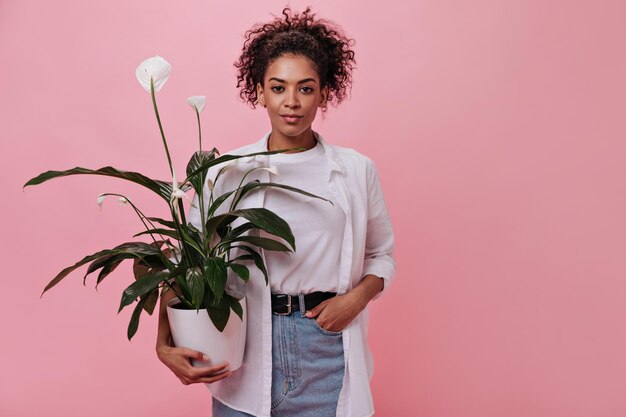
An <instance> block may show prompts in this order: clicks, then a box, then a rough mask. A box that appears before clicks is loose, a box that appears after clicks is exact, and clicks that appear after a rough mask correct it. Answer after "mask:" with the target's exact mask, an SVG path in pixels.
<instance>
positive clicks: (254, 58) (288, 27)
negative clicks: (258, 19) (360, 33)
mask: <svg viewBox="0 0 626 417" xmlns="http://www.w3.org/2000/svg"><path fill="white" fill-rule="evenodd" d="M289 12H291V9H290V8H289V7H285V8H284V9H283V11H282V14H283V15H284V19H282V18H278V17H276V16H274V15H272V16H274V17H275V19H274V20H273V21H272V22H269V23H264V24H256V25H254V26H253V27H252V28H251V29H250V30H248V31H247V32H246V33H245V38H246V40H245V42H244V44H243V47H242V53H241V56H240V57H239V61H237V62H235V63H234V65H235V67H236V68H237V69H238V75H237V87H238V88H239V86H240V85H242V84H243V86H242V87H241V88H240V92H239V96H240V97H241V99H242V101H243V102H247V103H249V104H251V105H252V108H256V104H258V97H257V92H256V85H257V83H260V84H261V86H263V87H265V85H264V78H265V71H266V70H267V67H268V66H269V65H270V64H271V63H272V62H273V61H274V60H275V59H277V58H278V57H280V56H282V55H284V54H297V55H303V56H306V57H307V58H309V59H310V60H311V61H312V62H313V64H314V65H315V67H316V70H317V73H318V75H319V78H320V87H321V88H324V87H325V86H328V94H327V97H326V103H324V105H323V106H322V116H323V115H324V113H325V112H326V110H327V105H328V103H329V102H330V103H332V104H333V105H334V106H335V107H337V105H338V104H339V103H341V102H342V101H343V100H344V99H345V98H346V92H347V91H348V90H349V89H350V87H351V83H352V75H351V74H352V70H353V69H354V68H356V67H355V66H354V64H355V63H356V61H355V59H354V51H352V50H351V49H350V46H352V45H353V44H354V43H355V41H354V39H349V38H348V37H346V35H345V34H344V33H343V31H342V30H341V29H340V28H339V26H338V25H336V24H335V23H333V22H332V21H329V20H326V19H315V14H314V13H311V8H310V7H307V8H306V10H305V11H304V12H302V13H295V14H293V15H291V14H290V13H289ZM334 99H336V103H335V102H334V101H333V100H334Z"/></svg>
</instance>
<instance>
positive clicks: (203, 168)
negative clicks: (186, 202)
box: [183, 148, 300, 182]
mask: <svg viewBox="0 0 626 417" xmlns="http://www.w3.org/2000/svg"><path fill="white" fill-rule="evenodd" d="M293 149H300V148H290V149H279V150H277V151H264V152H254V153H249V154H245V155H221V156H220V157H219V158H215V159H212V160H210V161H209V162H206V163H203V164H202V165H200V166H199V167H198V168H196V169H195V170H193V171H192V172H191V173H187V178H186V179H185V181H183V182H187V181H189V182H191V181H192V179H193V177H194V176H197V175H200V173H201V171H207V170H208V169H209V168H211V167H212V166H215V165H219V164H221V163H223V162H228V161H232V160H234V159H240V158H245V157H248V156H255V155H274V154H277V153H283V152H287V151H290V150H293Z"/></svg>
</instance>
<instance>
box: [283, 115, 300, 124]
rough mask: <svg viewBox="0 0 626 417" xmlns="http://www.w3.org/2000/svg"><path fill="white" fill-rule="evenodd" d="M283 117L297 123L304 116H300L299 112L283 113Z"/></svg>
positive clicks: (289, 121) (288, 121)
mask: <svg viewBox="0 0 626 417" xmlns="http://www.w3.org/2000/svg"><path fill="white" fill-rule="evenodd" d="M281 117H283V118H284V119H285V120H286V121H287V123H296V122H298V120H300V119H301V118H302V116H298V115H297V114H281Z"/></svg>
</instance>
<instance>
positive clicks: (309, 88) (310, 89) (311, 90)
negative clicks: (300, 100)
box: [302, 87, 313, 93]
mask: <svg viewBox="0 0 626 417" xmlns="http://www.w3.org/2000/svg"><path fill="white" fill-rule="evenodd" d="M302 88H306V89H308V91H305V92H306V93H311V92H313V89H312V88H311V87H302Z"/></svg>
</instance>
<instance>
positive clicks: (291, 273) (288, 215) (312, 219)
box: [261, 142, 346, 295]
mask: <svg viewBox="0 0 626 417" xmlns="http://www.w3.org/2000/svg"><path fill="white" fill-rule="evenodd" d="M268 162H269V165H270V166H275V167H276V168H277V170H278V175H274V174H273V173H270V181H271V182H273V183H278V184H286V185H290V186H292V187H296V188H299V189H301V190H304V191H307V192H309V193H312V194H315V195H318V196H320V197H324V198H326V199H328V200H330V201H333V198H334V197H333V196H332V194H331V193H330V191H329V190H328V181H327V178H328V175H329V171H328V164H327V162H326V155H325V153H324V148H323V147H322V145H321V144H320V143H319V142H317V144H316V146H314V147H313V148H311V149H308V150H306V151H302V152H297V153H279V154H273V155H269V161H268ZM333 204H334V205H333ZM333 204H331V203H329V202H328V201H324V200H321V199H318V198H314V197H309V196H306V195H303V194H300V193H296V192H293V191H290V190H285V189H282V188H278V187H267V188H266V191H265V200H264V203H263V206H264V207H265V208H266V209H268V210H271V211H273V212H274V213H276V214H277V215H279V216H280V217H282V218H283V219H284V220H285V221H286V222H287V223H288V224H289V226H290V227H291V231H292V233H293V235H294V238H295V242H296V251H295V253H293V252H280V251H267V250H266V251H265V256H266V268H267V271H268V275H269V283H270V288H271V291H272V292H273V293H280V294H294V295H296V294H300V293H302V294H308V293H310V292H314V291H331V292H337V288H338V286H339V265H340V255H341V244H342V239H343V231H344V226H345V222H346V218H345V215H344V213H343V211H342V210H341V207H340V206H339V205H338V204H337V202H335V201H333ZM261 236H263V237H270V238H272V239H276V240H279V241H280V242H282V243H284V244H287V243H286V242H285V241H284V240H283V239H281V238H278V237H277V236H274V235H270V234H269V233H267V232H265V231H262V232H261ZM287 246H289V245H288V244H287Z"/></svg>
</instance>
